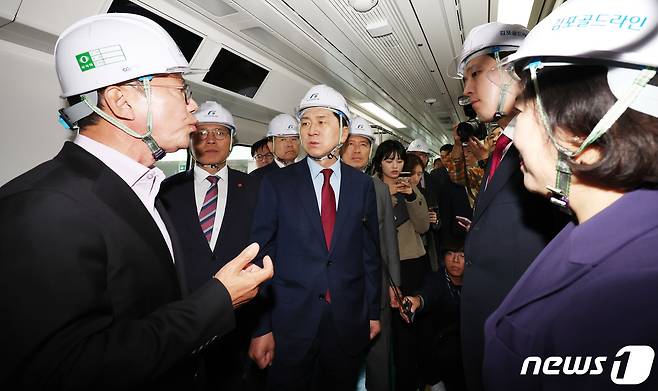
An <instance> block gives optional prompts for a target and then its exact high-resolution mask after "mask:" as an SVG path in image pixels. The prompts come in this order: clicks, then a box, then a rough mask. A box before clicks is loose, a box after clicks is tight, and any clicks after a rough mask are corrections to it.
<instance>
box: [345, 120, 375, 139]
mask: <svg viewBox="0 0 658 391" xmlns="http://www.w3.org/2000/svg"><path fill="white" fill-rule="evenodd" d="M350 136H361V137H365V138H367V139H368V140H370V143H371V144H372V143H374V142H375V135H374V133H373V132H372V127H370V123H368V121H366V120H365V119H364V118H361V117H354V118H353V119H352V122H350Z"/></svg>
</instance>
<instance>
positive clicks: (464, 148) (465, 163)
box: [444, 125, 501, 207]
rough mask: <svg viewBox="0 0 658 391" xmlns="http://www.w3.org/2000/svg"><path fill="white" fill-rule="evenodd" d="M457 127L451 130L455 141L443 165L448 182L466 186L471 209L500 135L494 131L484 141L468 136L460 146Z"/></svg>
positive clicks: (498, 131) (498, 130)
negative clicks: (448, 176) (488, 160)
mask: <svg viewBox="0 0 658 391" xmlns="http://www.w3.org/2000/svg"><path fill="white" fill-rule="evenodd" d="M458 126H459V125H455V126H454V127H453V128H452V136H453V138H454V139H455V145H454V147H453V148H452V152H450V155H448V159H446V162H445V163H444V164H445V166H446V168H447V169H448V174H449V175H450V180H451V181H453V182H454V183H456V184H458V185H462V186H466V191H467V193H468V201H469V204H470V205H471V207H474V206H475V199H476V198H477V196H478V193H479V191H480V186H481V184H482V178H484V168H485V167H486V164H487V159H488V158H489V155H490V153H491V151H492V150H493V146H494V145H495V144H496V140H497V139H498V136H499V135H500V132H501V130H500V128H496V129H494V131H493V132H491V134H489V135H487V136H486V138H485V139H484V140H479V139H478V138H477V137H475V136H470V137H469V138H468V141H467V142H466V143H465V144H466V145H463V144H462V138H461V137H460V135H459V132H458Z"/></svg>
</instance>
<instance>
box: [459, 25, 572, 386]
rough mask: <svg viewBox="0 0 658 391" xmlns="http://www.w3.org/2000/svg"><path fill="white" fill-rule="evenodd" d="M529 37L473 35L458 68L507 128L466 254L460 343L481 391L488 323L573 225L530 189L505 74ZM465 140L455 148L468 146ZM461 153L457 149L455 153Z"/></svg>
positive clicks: (497, 32)
mask: <svg viewBox="0 0 658 391" xmlns="http://www.w3.org/2000/svg"><path fill="white" fill-rule="evenodd" d="M527 34H528V30H527V29H526V28H525V27H523V26H520V25H510V24H504V23H498V22H493V23H487V24H483V25H480V26H477V27H475V28H473V30H471V32H470V33H469V34H468V36H467V37H466V40H465V42H464V45H463V49H462V52H461V54H460V56H458V57H457V59H456V61H455V69H456V74H457V77H459V78H460V79H462V80H463V82H464V92H463V93H464V95H465V96H467V97H468V100H469V103H470V104H471V105H472V107H473V109H474V110H475V112H476V113H477V116H478V119H479V120H480V121H483V122H489V123H493V124H495V126H498V127H500V128H502V129H503V130H502V135H501V136H499V137H498V139H497V140H496V146H495V147H494V151H493V153H492V154H491V157H490V158H489V160H488V162H487V166H486V168H485V174H484V179H483V181H482V182H483V183H482V185H481V189H480V191H479V193H478V198H477V200H476V203H475V207H474V212H473V219H472V224H471V226H470V230H469V232H468V235H467V236H466V243H465V246H464V254H465V261H466V270H465V272H464V284H463V287H462V295H461V300H462V305H461V319H462V320H461V337H462V348H463V356H464V370H465V375H466V381H467V385H468V389H469V390H470V391H478V390H482V359H483V353H484V348H485V346H484V333H483V330H484V321H485V320H486V318H487V316H489V315H490V314H491V313H492V312H493V311H494V310H495V309H496V307H497V306H498V305H499V304H500V302H501V301H502V300H503V298H504V297H505V295H506V294H507V292H509V291H510V289H511V288H512V286H514V284H515V283H516V281H517V280H518V279H519V277H520V276H521V274H522V273H523V271H524V270H525V269H526V268H527V267H528V265H530V263H531V262H532V260H533V259H534V258H535V256H537V254H539V252H540V251H541V250H542V249H543V248H544V247H545V246H546V244H547V243H548V241H549V240H550V239H551V238H553V236H555V234H556V233H557V232H558V231H559V229H560V228H562V226H564V224H565V223H566V219H565V218H564V217H563V216H560V215H559V214H557V213H556V211H555V210H554V209H552V208H551V207H550V205H549V204H548V202H546V200H544V199H542V198H541V197H537V196H536V195H535V194H531V193H529V192H528V191H527V190H526V189H525V188H524V187H523V174H522V173H521V171H520V169H519V164H520V162H519V154H518V151H517V150H516V148H514V146H513V144H512V143H511V140H512V139H513V138H514V126H513V124H510V122H511V121H512V119H513V118H514V116H515V115H516V114H517V111H516V110H515V108H514V101H515V98H516V96H517V95H518V94H519V93H520V91H521V88H520V85H519V83H518V79H516V78H514V77H513V75H510V74H509V73H508V72H505V71H504V70H502V69H501V68H500V66H499V65H500V64H501V59H502V58H503V57H505V56H506V55H508V54H509V53H513V52H514V51H516V50H517V49H518V47H519V45H521V43H522V42H523V39H524V38H525V36H526V35H527ZM461 142H462V140H459V139H458V137H457V138H456V139H455V143H461ZM453 151H454V150H453Z"/></svg>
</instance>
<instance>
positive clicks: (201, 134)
mask: <svg viewBox="0 0 658 391" xmlns="http://www.w3.org/2000/svg"><path fill="white" fill-rule="evenodd" d="M210 134H212V135H213V136H214V137H215V139H216V140H220V141H223V140H226V139H227V138H228V137H229V136H230V135H231V133H230V132H229V131H228V130H226V129H220V128H211V129H199V130H197V131H196V132H192V137H194V138H195V139H196V140H205V139H207V138H208V136H209V135H210Z"/></svg>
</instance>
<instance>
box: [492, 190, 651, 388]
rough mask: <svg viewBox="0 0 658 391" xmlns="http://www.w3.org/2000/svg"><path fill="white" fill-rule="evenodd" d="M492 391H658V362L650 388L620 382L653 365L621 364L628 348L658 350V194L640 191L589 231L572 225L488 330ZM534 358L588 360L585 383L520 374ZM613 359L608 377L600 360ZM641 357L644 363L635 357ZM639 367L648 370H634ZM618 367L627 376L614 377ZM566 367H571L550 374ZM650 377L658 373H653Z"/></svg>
mask: <svg viewBox="0 0 658 391" xmlns="http://www.w3.org/2000/svg"><path fill="white" fill-rule="evenodd" d="M485 332H486V349H485V360H484V381H485V386H486V389H487V390H493V391H496V390H556V391H557V390H559V391H562V390H592V391H594V390H597V391H598V390H609V389H615V390H617V389H620V390H621V389H629V390H630V389H632V390H657V389H658V360H657V359H655V358H654V360H653V366H652V367H649V368H647V369H650V376H649V377H648V378H647V379H646V380H645V381H644V382H642V383H641V384H638V385H627V386H617V385H615V384H614V383H613V381H612V375H613V374H616V376H614V377H615V379H619V378H620V377H623V375H627V376H632V375H633V374H632V372H633V371H634V370H636V369H637V368H638V366H639V367H641V366H642V365H649V364H650V361H649V358H648V357H640V356H639V355H637V356H636V355H635V353H631V355H630V357H628V356H626V357H625V356H624V355H623V352H622V353H620V357H619V358H618V357H616V355H617V353H618V352H619V350H620V349H622V348H623V347H625V346H628V345H648V346H650V347H651V348H652V349H653V350H654V352H655V351H656V350H658V191H656V190H636V191H633V192H630V193H628V194H626V195H624V196H623V197H622V198H620V199H619V200H617V201H616V202H614V203H613V204H612V205H610V206H608V207H607V208H606V209H604V210H602V211H601V212H599V213H598V214H596V215H595V216H593V217H592V218H591V219H589V220H587V221H586V222H585V223H583V224H580V225H574V224H573V223H572V224H569V225H568V226H567V227H565V228H564V229H563V230H562V232H560V234H559V235H558V236H557V237H556V238H555V239H554V240H553V241H552V242H551V243H550V244H549V246H548V247H546V249H545V250H544V251H542V253H541V254H540V255H539V256H538V257H537V259H536V260H535V261H534V262H533V264H532V265H531V266H530V268H528V270H527V271H526V273H525V274H524V275H523V277H522V278H521V279H520V280H519V282H518V283H517V284H516V285H515V286H514V289H512V291H511V292H510V293H509V295H507V297H506V298H505V300H504V301H503V303H502V304H501V305H500V307H498V309H497V310H496V312H494V313H493V314H492V315H491V316H490V317H489V319H488V320H487V323H486V330H485ZM528 356H537V357H539V358H541V359H542V360H545V359H546V358H548V357H549V356H557V357H561V358H562V359H563V360H565V359H566V357H567V356H571V359H570V364H568V365H567V367H568V368H569V369H573V367H574V361H575V357H582V359H581V361H580V365H579V369H581V370H582V369H586V371H585V372H587V374H582V375H568V376H565V375H557V374H555V375H542V371H543V367H542V369H538V370H539V375H531V373H533V372H534V371H535V367H536V365H537V364H536V363H533V364H530V365H528V368H527V369H526V373H527V375H523V376H522V375H520V373H521V370H522V366H523V361H524V360H525V358H526V357H528ZM587 356H590V357H593V358H594V357H606V358H607V359H606V360H605V361H604V362H603V363H602V369H603V373H601V374H599V375H591V374H589V372H590V371H595V370H596V365H595V363H594V359H593V358H592V360H591V361H590V363H589V365H586V363H585V357H587ZM634 356H636V357H634ZM634 360H639V362H634ZM615 361H617V362H618V363H619V364H621V365H620V366H619V369H618V370H617V371H616V373H615V372H614V370H613V366H614V362H615ZM556 368H560V370H559V373H563V368H564V362H562V363H559V364H556V365H553V366H550V367H549V371H550V370H554V369H556ZM647 374H648V373H647Z"/></svg>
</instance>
